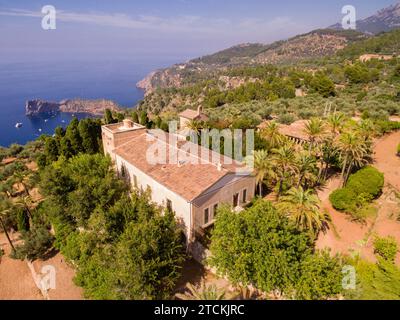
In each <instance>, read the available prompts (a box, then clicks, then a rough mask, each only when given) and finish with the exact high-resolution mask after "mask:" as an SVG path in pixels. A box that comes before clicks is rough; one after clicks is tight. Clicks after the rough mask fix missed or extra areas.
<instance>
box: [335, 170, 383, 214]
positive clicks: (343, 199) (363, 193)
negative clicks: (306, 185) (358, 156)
mask: <svg viewBox="0 0 400 320" xmlns="http://www.w3.org/2000/svg"><path fill="white" fill-rule="evenodd" d="M383 185H384V176H383V174H382V173H380V172H379V171H378V170H376V169H375V168H373V167H365V168H364V169H361V170H359V171H358V172H357V173H355V174H353V175H351V176H350V178H349V181H348V182H347V185H346V187H345V188H343V189H338V190H336V191H334V192H333V193H332V194H331V195H330V196H329V200H330V202H331V203H332V206H333V207H334V208H335V209H336V210H339V211H344V212H346V213H349V214H351V215H352V217H353V218H354V219H355V220H364V219H365V218H366V217H367V215H368V214H369V213H370V212H372V211H373V208H372V207H371V206H369V204H370V203H371V202H372V200H373V199H375V198H377V197H378V196H379V195H380V194H381V192H382V188H383Z"/></svg>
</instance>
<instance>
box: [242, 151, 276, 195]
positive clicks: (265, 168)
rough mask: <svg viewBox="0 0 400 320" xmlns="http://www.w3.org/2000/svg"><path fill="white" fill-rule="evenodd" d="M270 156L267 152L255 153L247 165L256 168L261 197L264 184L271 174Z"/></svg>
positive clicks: (255, 172)
mask: <svg viewBox="0 0 400 320" xmlns="http://www.w3.org/2000/svg"><path fill="white" fill-rule="evenodd" d="M270 160H271V159H270V155H269V153H268V151H266V150H258V151H254V152H253V156H251V157H249V158H247V159H246V162H247V165H248V166H249V167H251V168H254V169H253V170H254V174H255V177H256V183H257V184H258V187H259V192H260V197H262V196H263V184H264V181H265V179H266V178H267V177H268V176H269V175H270V174H271V165H270Z"/></svg>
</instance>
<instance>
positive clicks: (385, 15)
mask: <svg viewBox="0 0 400 320" xmlns="http://www.w3.org/2000/svg"><path fill="white" fill-rule="evenodd" d="M356 27H357V31H360V32H362V33H366V34H371V35H376V34H379V33H381V32H388V31H391V30H393V29H397V28H400V2H397V3H394V4H392V5H391V6H389V7H387V8H383V9H381V10H379V11H378V12H377V13H375V14H374V15H372V16H369V17H367V18H365V19H361V20H357V23H356ZM328 28H329V29H334V30H343V27H342V25H341V24H340V23H337V24H334V25H332V26H330V27H328Z"/></svg>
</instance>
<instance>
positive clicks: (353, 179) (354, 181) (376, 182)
mask: <svg viewBox="0 0 400 320" xmlns="http://www.w3.org/2000/svg"><path fill="white" fill-rule="evenodd" d="M384 183H385V179H384V175H383V173H381V172H379V171H378V170H377V169H375V168H374V167H365V168H364V169H361V170H360V171H358V172H357V173H355V174H353V175H352V176H350V178H349V181H348V182H347V185H346V188H348V189H350V190H352V191H353V192H354V193H356V194H362V193H365V194H367V195H371V196H372V197H373V198H374V199H375V198H376V197H378V196H379V195H380V194H381V192H382V188H383V185H384Z"/></svg>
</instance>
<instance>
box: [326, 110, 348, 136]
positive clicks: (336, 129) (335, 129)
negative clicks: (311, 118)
mask: <svg viewBox="0 0 400 320" xmlns="http://www.w3.org/2000/svg"><path fill="white" fill-rule="evenodd" d="M344 119H345V115H344V114H343V113H341V112H335V113H334V114H332V115H330V116H329V117H328V126H329V128H330V130H331V133H332V135H333V137H336V136H337V135H338V134H339V133H340V130H341V129H342V127H343V123H344Z"/></svg>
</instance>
